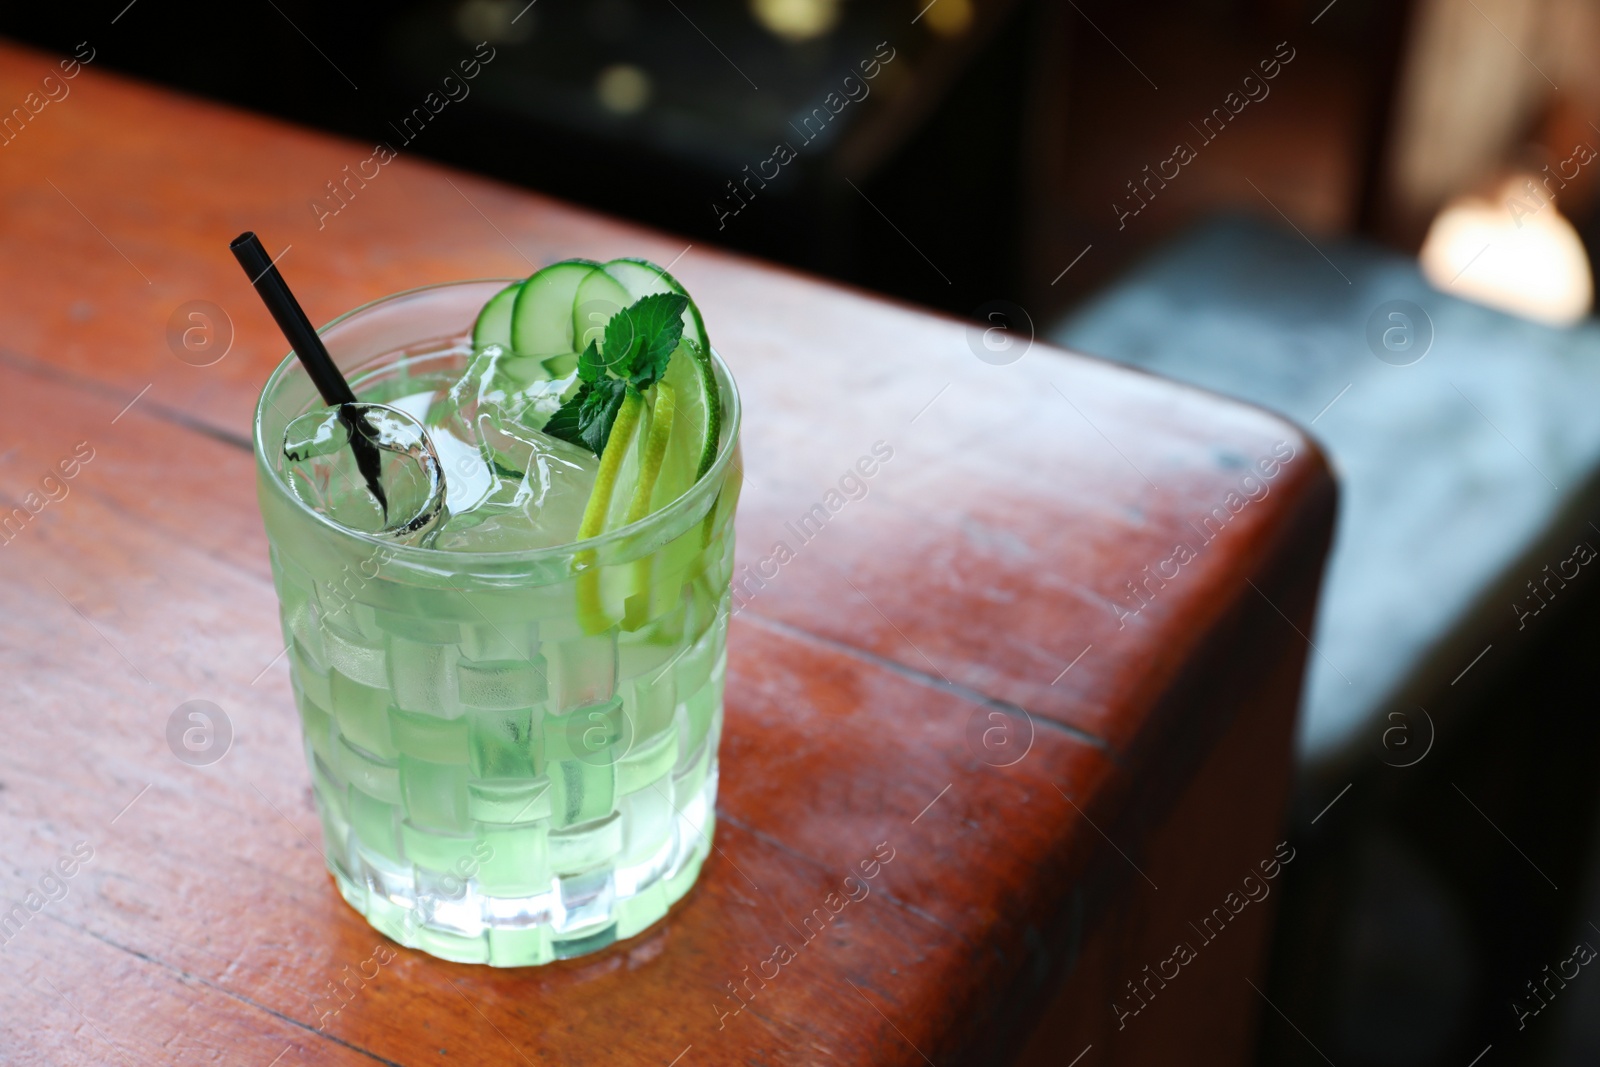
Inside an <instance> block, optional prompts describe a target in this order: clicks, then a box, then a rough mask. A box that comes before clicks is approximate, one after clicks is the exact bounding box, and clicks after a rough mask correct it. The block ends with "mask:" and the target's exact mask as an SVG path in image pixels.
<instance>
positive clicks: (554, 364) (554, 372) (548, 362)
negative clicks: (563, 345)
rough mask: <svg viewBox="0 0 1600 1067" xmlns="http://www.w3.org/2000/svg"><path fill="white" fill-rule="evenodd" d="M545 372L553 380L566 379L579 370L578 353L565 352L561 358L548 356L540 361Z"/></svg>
mask: <svg viewBox="0 0 1600 1067" xmlns="http://www.w3.org/2000/svg"><path fill="white" fill-rule="evenodd" d="M539 365H540V366H542V367H543V368H544V369H545V371H546V372H547V373H548V374H549V375H550V377H552V378H565V377H566V376H567V375H569V374H571V373H572V372H573V371H575V370H577V369H578V353H576V352H563V353H561V354H560V355H559V356H548V357H546V358H544V359H541V360H540V361H539Z"/></svg>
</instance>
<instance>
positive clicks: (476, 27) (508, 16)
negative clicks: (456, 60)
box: [456, 0, 536, 44]
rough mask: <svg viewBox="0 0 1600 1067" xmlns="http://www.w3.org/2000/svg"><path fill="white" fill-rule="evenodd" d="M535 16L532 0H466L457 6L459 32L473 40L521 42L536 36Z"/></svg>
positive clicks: (462, 37) (475, 41)
mask: <svg viewBox="0 0 1600 1067" xmlns="http://www.w3.org/2000/svg"><path fill="white" fill-rule="evenodd" d="M535 17H536V16H535V14H534V12H533V11H532V10H531V5H529V4H528V0H464V2H463V3H462V4H461V6H459V7H457V8H456V32H457V33H459V34H460V35H461V39H462V40H464V41H471V42H472V43H473V44H477V43H478V42H480V41H492V42H493V43H495V44H521V43H522V42H523V41H526V40H527V39H528V38H529V37H531V36H533V22H534V19H535ZM513 20H515V21H513Z"/></svg>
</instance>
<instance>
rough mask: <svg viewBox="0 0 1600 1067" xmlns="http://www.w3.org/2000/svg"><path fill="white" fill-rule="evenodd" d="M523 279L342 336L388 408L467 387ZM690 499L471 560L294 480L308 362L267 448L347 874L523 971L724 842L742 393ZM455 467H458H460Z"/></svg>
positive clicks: (263, 462)
mask: <svg viewBox="0 0 1600 1067" xmlns="http://www.w3.org/2000/svg"><path fill="white" fill-rule="evenodd" d="M507 284H508V282H507V281H476V282H460V283H454V284H449V285H440V286H434V287H430V288H426V289H418V290H413V291H410V292H406V293H400V294H398V295H395V296H391V297H387V298H385V299H383V300H379V301H377V302H375V303H372V304H368V305H366V306H365V307H362V308H358V309H357V310H355V311H352V312H350V313H349V314H347V315H345V316H343V317H342V318H340V319H337V320H335V321H334V322H333V323H331V324H329V325H328V326H327V327H326V328H324V330H323V331H322V335H323V338H324V340H325V341H326V342H327V345H328V349H329V351H330V352H331V353H332V355H333V357H334V360H335V362H337V363H338V364H339V367H340V369H341V370H342V371H343V372H344V374H345V376H346V378H348V379H349V380H350V382H351V385H352V386H353V387H354V388H355V391H356V393H357V395H358V396H359V397H360V398H361V399H362V400H366V401H376V402H379V403H382V402H384V401H385V400H386V399H392V398H395V397H399V396H403V395H407V394H414V393H416V392H419V391H422V390H425V389H427V388H430V387H437V386H439V385H441V384H447V383H448V382H449V381H450V380H451V379H452V378H453V377H454V376H456V375H458V374H459V373H460V372H461V370H462V369H463V368H464V367H465V366H466V361H467V358H468V357H469V356H470V354H471V344H470V340H469V338H468V329H469V328H470V326H471V324H472V322H473V320H474V318H475V316H476V315H477V312H478V310H479V309H480V308H481V307H482V306H483V304H484V302H485V301H487V300H488V299H489V297H491V296H493V295H494V294H495V293H497V292H498V291H500V289H502V288H504V287H505V285H507ZM713 359H714V363H715V368H716V378H717V383H718V387H719V389H720V391H721V400H722V405H723V408H722V410H723V412H724V418H723V429H722V439H721V442H720V448H719V451H718V454H717V459H716V462H715V464H714V465H713V466H712V468H711V470H710V471H709V472H708V473H707V474H706V475H705V477H703V478H701V479H700V481H699V482H697V483H696V484H695V486H694V487H693V488H692V489H691V490H690V491H689V492H688V493H687V494H685V495H684V496H683V497H681V498H680V499H678V500H677V501H675V502H674V503H672V504H671V505H669V506H668V507H666V508H665V509H663V510H661V511H659V512H657V513H655V514H653V515H650V516H649V517H647V518H646V519H644V520H642V521H640V522H638V523H635V524H634V525H632V526H629V527H626V528H624V529H621V530H616V531H613V532H611V533H607V534H604V535H602V536H600V537H597V538H593V539H591V540H588V541H584V542H580V543H576V544H569V545H561V546H557V547H553V548H541V549H530V550H527V551H516V552H482V553H468V552H455V551H442V550H436V549H428V548H421V547H415V546H408V545H405V544H400V543H396V542H395V541H394V540H392V539H390V538H388V537H385V536H383V535H375V534H374V535H369V534H365V533H360V532H356V531H353V530H349V529H345V528H343V527H341V526H338V525H336V524H334V523H333V522H331V521H330V520H328V519H327V518H325V517H324V516H322V515H320V514H318V513H317V512H315V511H313V510H311V509H310V508H309V507H307V506H306V505H305V504H303V503H302V502H301V501H300V499H299V498H298V497H297V496H296V495H295V494H294V492H293V491H292V490H291V489H290V487H289V485H288V483H287V481H286V478H287V474H286V470H287V468H286V462H285V460H284V456H283V433H284V428H285V426H286V425H287V424H288V423H289V421H290V420H292V419H293V418H295V417H296V416H298V415H300V414H303V413H305V412H307V411H310V410H312V409H314V408H317V407H320V406H321V404H322V401H321V399H320V398H318V397H317V395H316V393H315V390H314V389H313V387H312V385H311V382H310V380H309V379H308V378H307V377H306V375H305V372H304V370H303V369H302V368H301V367H300V365H299V364H298V362H297V361H296V360H294V359H293V358H288V359H285V360H284V361H283V363H282V364H280V365H279V366H278V369H277V370H276V371H275V372H274V373H273V375H272V377H271V379H270V380H269V381H268V382H267V385H266V388H265V389H264V390H263V392H262V394H261V401H260V404H259V405H258V407H257V409H256V422H255V449H256V471H257V476H258V477H257V484H258V490H259V495H260V500H261V512H262V516H263V518H264V519H265V522H266V529H267V541H268V544H269V547H270V550H271V555H272V572H273V577H274V580H275V582H276V584H277V590H278V599H279V604H280V607H281V614H282V620H283V635H284V641H285V643H286V644H287V645H288V660H289V663H290V667H291V671H292V676H293V686H294V696H295V701H296V703H297V704H298V706H299V711H300V721H301V724H302V726H303V728H304V736H305V750H306V761H307V763H308V764H309V766H310V770H311V778H312V782H313V785H314V791H315V794H316V804H317V810H318V813H319V815H320V816H321V819H322V832H323V841H324V843H325V848H326V852H327V860H328V869H329V870H330V871H331V872H332V874H333V877H334V880H335V881H336V882H337V884H338V886H339V891H340V893H342V894H343V895H344V898H345V900H347V901H348V902H349V903H350V905H351V906H352V907H354V908H355V909H356V910H357V911H359V912H361V914H362V915H364V916H366V918H367V920H368V921H369V922H371V923H372V925H373V926H374V927H376V928H377V929H378V930H380V931H382V932H383V933H384V934H387V935H388V936H389V937H391V938H393V939H394V940H396V941H398V942H400V943H401V944H404V945H408V946H411V947H414V948H419V949H422V950H424V951H426V952H430V953H432V954H434V955H436V956H441V957H444V958H446V959H450V960H456V961H460V962H471V963H489V964H493V965H495V966H502V967H514V966H524V965H527V964H536V963H544V962H547V961H549V960H552V959H562V958H566V957H570V956H576V955H580V954H582V953H585V952H592V951H594V950H596V949H599V948H602V947H604V946H606V945H609V944H611V943H612V942H613V941H615V940H618V939H620V938H626V937H631V936H632V935H634V934H636V933H638V932H639V931H641V930H643V929H644V928H645V927H647V926H649V925H650V924H651V923H653V922H655V921H656V920H657V919H659V918H661V917H662V916H663V915H664V914H666V911H667V909H668V907H670V906H671V905H672V903H673V902H674V901H676V900H677V899H678V898H679V897H681V896H683V894H684V893H685V892H687V891H688V889H689V887H690V886H691V885H692V884H693V883H694V879H695V877H696V875H697V874H698V873H699V870H700V865H701V863H702V862H703V861H704V859H705V857H706V854H707V852H708V851H709V850H710V847H711V834H712V829H713V822H714V819H715V814H714V811H715V801H716V794H717V742H718V739H719V737H720V735H721V732H722V683H723V670H724V663H725V659H726V657H725V651H724V649H725V639H726V636H727V626H728V614H729V611H728V609H729V580H730V577H731V572H732V566H733V514H734V508H735V505H736V503H737V500H738V495H739V488H740V463H739V459H738V429H739V401H738V394H737V392H736V391H735V389H734V385H733V381H732V378H731V377H730V376H729V374H728V371H727V367H726V366H725V365H724V364H723V363H722V361H721V359H720V358H717V357H715V356H714V357H713ZM444 474H445V478H446V479H447V480H448V478H449V474H450V472H449V469H448V468H446V469H445V472H444Z"/></svg>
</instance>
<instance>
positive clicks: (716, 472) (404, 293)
mask: <svg viewBox="0 0 1600 1067" xmlns="http://www.w3.org/2000/svg"><path fill="white" fill-rule="evenodd" d="M523 280H524V279H521V278H462V279H457V280H455V281H448V282H433V283H431V284H428V285H419V286H415V287H413V288H411V289H401V290H399V291H397V292H393V293H389V294H388V295H386V296H380V297H378V298H376V299H374V300H369V301H367V302H366V303H364V304H360V305H357V306H356V307H354V308H351V309H350V310H349V311H346V312H343V313H342V314H340V315H337V316H335V317H334V318H332V319H329V320H328V321H327V322H326V323H324V324H323V325H321V326H319V327H317V335H318V336H319V337H320V336H324V335H325V334H327V332H328V331H329V330H332V329H333V328H334V327H336V326H339V325H341V324H342V323H345V322H348V321H349V320H351V319H353V318H355V317H357V316H358V315H361V314H364V313H366V312H371V311H375V310H378V309H380V308H382V307H383V306H385V305H388V304H391V303H393V302H395V301H398V300H401V299H404V298H406V297H411V296H417V295H419V294H421V293H429V292H433V291H436V290H440V289H453V288H457V287H464V286H469V285H499V286H501V287H502V288H504V287H505V286H509V285H514V284H516V283H518V282H521V281H523ZM467 329H469V327H463V332H465V331H466V330H467ZM710 356H711V361H712V366H713V369H714V370H720V372H721V373H720V374H714V375H713V376H714V377H715V378H716V380H717V382H718V385H719V387H720V386H721V384H722V383H723V382H726V384H727V390H726V397H725V398H724V399H725V400H726V401H727V403H725V404H723V405H722V419H723V427H724V434H723V441H722V442H721V443H720V446H719V448H718V449H717V456H716V459H714V460H713V461H712V463H711V466H710V468H709V469H707V471H706V473H705V474H703V475H702V476H701V477H700V479H699V481H697V482H695V484H694V485H693V486H691V487H690V488H689V491H688V492H686V493H684V494H683V495H682V496H680V497H678V499H676V500H674V501H673V502H672V503H670V504H668V505H667V506H666V507H664V508H662V509H661V510H660V511H654V512H651V513H650V514H649V515H646V516H645V517H644V518H642V519H640V520H638V521H637V522H631V523H628V524H627V525H626V526H620V527H618V528H617V529H615V530H607V531H606V532H604V533H601V534H597V535H595V536H594V537H590V538H586V539H584V540H581V541H566V542H563V543H561V544H559V545H544V546H541V547H539V548H526V549H508V550H502V551H497V552H457V551H454V550H452V549H445V548H424V547H423V546H421V545H407V544H401V543H399V542H397V541H394V540H391V539H389V538H386V537H382V536H380V535H378V534H374V533H368V532H365V531H362V530H352V529H351V528H350V527H348V526H341V525H339V524H338V523H336V522H334V521H333V520H332V519H330V518H328V516H326V515H324V514H322V513H321V512H319V511H317V510H315V509H314V508H311V507H309V506H307V505H306V503H305V502H304V501H303V500H301V499H300V498H299V497H298V496H296V495H295V494H294V493H293V492H291V491H290V489H289V487H288V485H287V484H286V483H285V481H284V479H283V478H282V477H281V476H280V475H279V473H278V471H277V469H276V468H275V467H273V466H272V464H270V463H268V462H267V455H268V453H267V450H266V448H265V446H264V442H263V440H262V434H263V422H264V412H265V411H266V409H267V407H268V405H269V401H268V399H267V397H268V396H269V395H270V394H271V393H272V391H273V390H274V389H276V388H280V387H281V386H282V385H283V383H284V381H285V380H286V379H287V378H288V376H289V375H290V374H292V373H294V371H295V370H297V369H298V370H299V371H300V373H301V374H305V368H304V367H302V366H301V364H300V360H299V358H298V357H297V356H296V355H295V354H294V352H293V351H290V352H289V353H288V354H287V355H285V356H284V357H283V359H282V360H281V361H279V363H278V365H277V366H276V367H274V368H273V370H272V373H271V374H270V375H268V376H267V381H266V383H265V384H264V385H263V386H262V387H261V395H260V396H259V397H257V398H256V410H255V418H254V420H253V425H252V427H251V434H250V436H251V443H252V444H253V445H254V451H255V459H256V469H257V471H258V473H261V474H264V475H265V478H266V480H267V481H268V482H269V483H271V485H272V488H273V490H274V492H275V493H276V494H277V495H278V496H279V497H281V498H282V499H283V500H285V501H287V502H288V503H289V505H290V506H291V507H292V508H293V509H294V510H295V511H296V512H298V513H300V514H303V515H306V516H309V517H310V518H311V519H312V521H314V522H316V523H318V524H320V525H322V526H324V527H326V529H327V530H328V532H329V533H331V534H333V535H334V536H336V537H344V538H349V539H351V540H354V541H357V542H362V543H365V544H369V545H372V546H374V547H378V548H382V549H384V550H386V551H387V552H389V553H390V555H391V558H392V559H399V558H408V557H409V558H410V559H411V560H413V561H415V562H419V563H420V562H424V561H426V562H428V563H429V564H432V565H435V566H446V567H448V568H449V569H457V570H459V569H462V568H464V567H470V566H471V565H473V564H480V565H488V564H505V563H524V562H526V563H543V562H547V561H550V560H556V559H563V558H567V557H571V556H575V555H577V554H579V553H581V552H589V551H594V552H598V551H599V550H601V549H604V548H608V547H610V546H611V545H614V544H618V543H620V542H623V541H626V540H629V539H631V538H634V537H637V536H638V535H639V534H640V533H642V532H643V531H645V530H648V529H649V528H650V527H652V526H657V525H662V524H664V523H666V522H667V521H669V520H670V519H672V518H674V517H676V516H678V515H680V514H682V513H683V512H684V511H687V510H691V508H692V507H697V506H698V502H699V501H700V500H701V499H703V498H704V497H706V496H708V495H713V494H712V493H711V490H710V489H709V488H708V487H709V486H712V485H718V492H720V491H721V489H720V484H719V483H720V479H721V475H722V474H723V472H725V471H726V470H727V467H728V465H729V463H731V462H732V457H733V453H734V451H735V449H736V447H737V446H738V443H739V424H740V421H741V416H742V407H741V404H740V398H739V387H738V385H737V384H736V383H735V382H734V380H733V372H732V371H731V370H729V369H728V364H727V363H726V361H724V360H723V358H722V355H721V354H720V353H719V352H718V351H717V350H716V346H714V345H713V346H711V351H710ZM336 362H337V361H336ZM277 414H278V415H279V417H283V413H282V412H281V411H279V412H277ZM290 421H292V420H290Z"/></svg>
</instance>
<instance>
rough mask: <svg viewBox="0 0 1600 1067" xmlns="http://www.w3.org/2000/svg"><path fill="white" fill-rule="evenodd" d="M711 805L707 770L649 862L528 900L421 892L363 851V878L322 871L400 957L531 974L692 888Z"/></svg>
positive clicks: (637, 926)
mask: <svg viewBox="0 0 1600 1067" xmlns="http://www.w3.org/2000/svg"><path fill="white" fill-rule="evenodd" d="M716 799H717V771H716V766H715V764H713V765H712V767H711V768H710V772H709V773H708V774H707V775H706V780H705V784H704V785H703V786H702V787H701V790H700V793H699V794H698V795H697V796H696V797H695V798H694V799H693V800H692V801H690V802H689V803H688V804H686V805H684V806H683V807H682V808H680V809H677V812H676V814H675V815H674V817H673V822H674V827H673V831H672V832H671V833H670V834H668V835H667V841H666V843H665V844H664V845H663V846H662V848H661V850H660V851H659V852H658V853H657V854H656V855H654V856H651V857H650V858H649V859H648V860H646V861H644V862H643V863H638V864H634V865H633V866H629V867H613V866H602V867H598V868H595V869H593V870H589V871H583V872H579V873H575V874H568V875H559V876H557V877H554V878H552V879H551V881H550V886H549V888H548V889H547V890H546V891H544V892H542V893H538V894H535V895H531V896H522V897H506V896H493V895H490V894H488V893H485V892H484V891H483V889H482V887H481V885H479V883H478V880H477V879H476V878H469V879H466V880H465V881H464V882H463V881H451V882H450V883H449V884H447V885H446V886H444V887H443V888H438V887H432V886H422V885H419V884H418V882H419V880H418V879H416V878H407V877H403V876H401V877H396V875H400V874H401V872H399V871H395V870H392V869H391V866H392V865H391V864H390V863H388V862H387V861H384V860H382V859H381V858H378V857H369V856H367V855H366V854H365V850H364V849H358V850H357V851H358V852H359V853H361V856H360V859H361V861H362V862H361V866H362V867H363V868H364V870H363V871H361V872H359V874H358V873H357V872H347V871H344V870H341V869H340V867H339V864H338V863H336V862H334V861H332V860H331V859H330V861H329V864H328V870H329V871H330V872H331V873H332V874H333V877H334V881H335V883H337V885H338V886H339V893H340V895H342V896H343V897H344V899H345V902H346V903H348V904H349V905H350V906H351V907H352V908H354V909H356V911H358V912H360V913H361V915H362V916H363V917H365V918H366V920H367V922H369V923H371V924H372V926H373V928H374V929H376V930H377V931H378V932H379V933H381V934H383V935H385V936H386V937H388V938H390V939H392V940H394V941H397V942H399V943H400V944H402V945H405V946H406V947H407V948H414V949H419V950H421V951H423V952H426V953H428V954H429V955H432V956H437V957H439V958H440V959H446V960H451V961H452V962H455V963H487V964H489V965H490V966H491V967H529V966H535V965H538V964H542V963H549V962H551V961H552V960H564V959H571V958H573V957H575V956H582V955H586V954H587V953H590V952H597V951H599V950H600V949H603V948H605V947H606V946H608V945H611V944H613V943H615V942H617V941H622V940H625V939H627V938H630V937H633V936H635V935H637V934H639V933H642V932H643V931H644V930H645V929H646V928H647V927H649V926H651V925H652V924H654V923H655V922H657V921H658V920H659V919H661V918H662V917H663V916H665V915H666V914H667V910H668V909H669V908H670V907H672V905H673V904H675V903H677V901H678V900H679V899H680V898H682V897H683V895H684V894H685V893H687V892H688V891H689V888H690V887H691V886H692V885H694V882H695V879H696V878H697V877H699V874H700V866H701V864H703V863H704V862H705V858H706V856H707V855H708V854H709V853H710V851H711V835H712V833H713V832H714V830H715V823H716V810H715V808H716ZM373 861H375V862H373ZM429 889H432V890H433V891H431V892H429V891H426V890H429Z"/></svg>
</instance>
